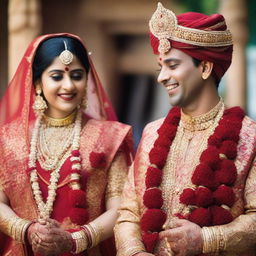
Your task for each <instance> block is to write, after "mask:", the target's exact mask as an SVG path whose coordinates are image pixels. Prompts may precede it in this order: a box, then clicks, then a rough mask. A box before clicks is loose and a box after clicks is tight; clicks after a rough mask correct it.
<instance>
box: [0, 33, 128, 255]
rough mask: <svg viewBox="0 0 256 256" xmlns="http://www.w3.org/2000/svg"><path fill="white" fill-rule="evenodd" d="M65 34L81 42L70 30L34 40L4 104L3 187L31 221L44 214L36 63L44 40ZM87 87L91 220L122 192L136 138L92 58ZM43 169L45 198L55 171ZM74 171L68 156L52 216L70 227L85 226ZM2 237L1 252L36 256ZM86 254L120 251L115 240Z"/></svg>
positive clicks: (83, 148)
mask: <svg viewBox="0 0 256 256" xmlns="http://www.w3.org/2000/svg"><path fill="white" fill-rule="evenodd" d="M65 35H66V36H70V37H74V38H77V39H78V40H80V39H79V38H78V37H76V36H74V35H70V34H54V35H44V36H41V37H39V38H37V39H36V40H34V41H33V42H32V43H31V44H30V46H29V47H28V49H27V51H26V53H25V55H24V57H23V58H22V60H21V63H20V65H19V67H18V69H17V71H16V74H15V75H14V78H13V79H12V81H11V82H10V84H9V87H8V88H7V92H6V94H5V96H4V98H3V99H2V101H1V105H0V118H1V120H0V124H1V130H0V143H1V144H0V151H1V159H0V189H1V190H2V191H4V193H5V194H6V195H7V197H8V199H9V203H10V207H11V208H12V209H13V211H14V212H15V213H16V214H17V215H18V216H19V217H20V218H24V219H27V220H34V219H37V218H38V214H39V212H38V209H37V205H36V202H35V200H34V197H33V191H32V189H31V185H30V178H29V173H28V156H29V147H30V137H31V128H33V125H34V121H35V115H34V113H33V110H32V104H33V101H34V95H35V92H34V86H33V84H32V61H33V57H34V54H35V51H36V49H37V47H38V45H39V44H40V43H41V42H42V41H44V40H46V39H48V38H50V37H55V36H65ZM87 86H88V88H87V93H88V94H87V97H88V108H87V109H86V113H84V115H83V123H84V125H83V126H82V131H81V137H80V154H81V159H82V178H81V186H82V189H83V190H84V191H85V192H86V201H87V204H88V212H89V222H90V221H92V220H93V219H95V218H96V217H98V216H99V215H100V214H102V213H103V212H104V210H105V198H106V196H107V197H108V198H109V197H114V196H117V195H119V194H120V193H121V189H122V184H121V183H122V182H123V180H124V175H123V173H124V172H126V171H127V169H128V166H129V165H130V162H131V161H130V160H131V156H132V155H131V151H132V139H131V129H130V127H129V126H127V125H125V124H121V123H118V122H116V121H115V120H116V116H115V113H114V111H113V108H112V105H111V103H110V102H109V100H108V98H107V96H106V94H105V92H104V90H103V88H102V85H101V84H100V81H99V79H98V76H97V73H96V71H95V69H94V66H93V64H92V62H91V60H90V72H89V77H88V85H87ZM92 152H95V153H104V155H105V164H104V166H101V167H99V168H95V167H94V168H93V167H92V163H91V161H90V154H91V153H92ZM37 169H38V174H39V176H40V179H39V185H40V188H41V190H42V194H43V198H44V199H45V198H46V197H47V193H48V191H47V184H46V182H47V181H49V172H46V171H45V170H43V169H42V168H41V166H40V164H39V162H37ZM69 170H70V160H69V158H67V159H66V160H65V162H64V164H63V165H62V167H61V171H60V175H61V177H60V180H59V183H58V184H62V185H61V186H60V187H59V188H58V189H57V196H56V199H55V201H54V206H53V212H52V215H51V217H52V218H54V219H56V220H57V221H59V222H60V223H61V224H62V226H63V227H64V228H65V229H74V228H78V227H79V226H78V225H77V224H74V223H72V221H71V219H70V217H69V210H70V209H69V204H68V202H67V193H68V189H69V188H68V182H65V181H66V180H67V177H68V175H69ZM86 179H87V182H85V180H86ZM45 181H46V182H45ZM106 194H107V195H106ZM0 235H1V236H0V255H16V256H20V255H33V254H32V252H31V249H30V248H28V246H25V245H23V244H20V243H17V242H16V241H14V240H12V239H11V238H10V237H7V236H5V235H3V234H1V233H0ZM83 255H94V256H96V255H109V256H110V255H115V249H114V244H113V241H112V239H109V240H108V241H104V242H102V243H100V244H99V246H96V247H94V248H92V249H89V250H87V251H86V253H83Z"/></svg>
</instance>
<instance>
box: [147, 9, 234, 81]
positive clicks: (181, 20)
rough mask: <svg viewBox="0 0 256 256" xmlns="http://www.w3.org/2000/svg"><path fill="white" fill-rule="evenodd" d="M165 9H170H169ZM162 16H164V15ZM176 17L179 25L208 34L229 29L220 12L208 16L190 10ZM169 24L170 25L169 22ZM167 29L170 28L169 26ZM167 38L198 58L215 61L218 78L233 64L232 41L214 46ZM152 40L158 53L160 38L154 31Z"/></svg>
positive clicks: (214, 70)
mask: <svg viewBox="0 0 256 256" xmlns="http://www.w3.org/2000/svg"><path fill="white" fill-rule="evenodd" d="M165 10H167V11H169V10H168V9H165ZM152 17H153V16H152ZM160 17H161V18H162V16H160ZM155 19H156V18H155ZM176 19H177V25H180V26H182V27H186V28H192V29H197V30H201V31H202V32H204V31H206V33H208V34H209V32H210V31H214V32H215V33H216V31H227V26H226V23H225V19H224V17H223V16H222V15H220V14H213V15H211V16H208V15H205V14H202V13H195V12H188V13H184V14H180V15H178V16H177V17H176ZM154 22H155V21H154ZM160 26H162V25H160ZM167 26H169V24H167ZM153 29H154V28H153ZM167 29H170V28H168V27H167ZM217 33H218V32H217ZM184 37H186V36H184V35H183V38H184ZM167 39H168V41H169V42H170V44H171V47H173V48H176V49H178V50H181V51H183V52H184V53H186V54H188V55H190V56H191V57H193V58H196V59H198V60H206V61H210V62H213V64H214V66H213V72H214V75H215V76H216V77H217V78H218V80H220V79H221V77H222V76H223V75H224V73H225V72H226V71H227V69H228V68H229V66H230V64H231V60H232V51H233V44H232V42H231V43H227V45H220V46H216V45H214V43H213V46H211V45H207V46H205V45H204V46H202V45H200V44H199V45H197V44H196V42H191V43H189V42H187V41H188V40H187V41H186V40H185V41H186V42H184V40H183V42H181V41H182V40H179V38H177V36H176V39H173V38H172V39H170V38H167ZM150 42H151V46H152V48H153V51H154V53H155V54H158V53H159V52H158V46H159V39H158V38H157V37H156V36H154V35H153V33H152V31H151V33H150ZM224 44H225V43H224Z"/></svg>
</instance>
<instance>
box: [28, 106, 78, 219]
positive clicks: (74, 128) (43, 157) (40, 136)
mask: <svg viewBox="0 0 256 256" xmlns="http://www.w3.org/2000/svg"><path fill="white" fill-rule="evenodd" d="M74 117H76V119H75V123H73V122H74ZM43 120H47V122H44V123H43ZM63 120H65V121H64V122H63ZM80 132H81V112H80V111H79V112H78V113H76V112H75V113H72V114H71V115H70V116H69V117H67V118H65V119H61V120H56V119H52V118H48V117H46V116H42V115H41V116H38V118H37V120H36V122H35V127H34V129H33V132H32V137H31V143H30V154H29V171H30V182H31V187H32V190H33V194H34V198H35V201H36V204H37V207H38V210H39V213H40V217H41V218H44V219H45V218H49V217H50V215H51V213H52V210H53V203H54V201H55V197H56V190H57V184H58V181H59V177H60V169H61V166H62V165H63V163H64V162H65V160H66V158H67V157H68V156H69V155H71V151H72V150H73V151H74V150H79V146H80ZM58 143H60V145H58ZM56 144H57V145H56ZM62 147H63V148H62ZM54 154H56V155H54ZM37 160H38V161H40V164H41V166H42V167H43V168H44V169H46V170H51V176H50V184H49V185H48V197H47V199H46V202H44V201H43V197H42V192H41V190H40V187H39V182H38V174H37V169H36V161H37Z"/></svg>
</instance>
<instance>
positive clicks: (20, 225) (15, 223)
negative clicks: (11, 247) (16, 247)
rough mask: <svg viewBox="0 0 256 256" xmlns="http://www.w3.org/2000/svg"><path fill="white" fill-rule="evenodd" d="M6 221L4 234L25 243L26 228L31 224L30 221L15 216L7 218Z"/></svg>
mask: <svg viewBox="0 0 256 256" xmlns="http://www.w3.org/2000/svg"><path fill="white" fill-rule="evenodd" d="M7 222H8V226H7V230H6V234H7V235H9V236H10V237H12V238H13V239H14V240H15V241H17V242H19V243H25V240H26V230H27V228H28V227H29V225H30V224H31V221H28V220H24V219H21V218H19V217H17V216H15V217H11V218H9V219H7Z"/></svg>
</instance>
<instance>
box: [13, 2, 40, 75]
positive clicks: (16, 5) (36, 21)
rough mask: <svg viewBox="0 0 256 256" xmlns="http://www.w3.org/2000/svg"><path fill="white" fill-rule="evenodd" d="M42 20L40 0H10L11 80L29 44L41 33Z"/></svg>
mask: <svg viewBox="0 0 256 256" xmlns="http://www.w3.org/2000/svg"><path fill="white" fill-rule="evenodd" d="M41 20H42V18H41V6H40V1H39V0H10V1H9V61H8V62H9V65H8V66H9V67H8V68H9V69H8V71H9V72H8V73H9V74H8V76H9V80H10V79H11V78H12V76H13V75H14V72H15V70H16V68H17V66H18V64H19V61H20V60H21V58H22V56H23V54H24V52H25V50H26V48H27V46H28V45H29V44H30V42H31V41H32V40H33V39H34V38H35V37H36V36H38V35H39V34H40V33H41V30H42V29H41V27H42V22H41Z"/></svg>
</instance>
